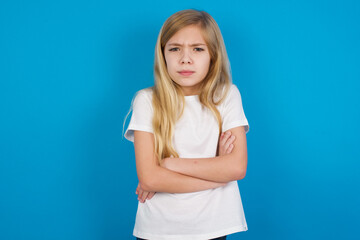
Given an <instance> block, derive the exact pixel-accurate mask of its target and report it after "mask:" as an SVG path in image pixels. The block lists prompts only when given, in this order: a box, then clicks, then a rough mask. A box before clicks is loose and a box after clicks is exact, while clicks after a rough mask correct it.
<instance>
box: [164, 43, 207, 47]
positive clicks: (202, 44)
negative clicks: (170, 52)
mask: <svg viewBox="0 0 360 240" xmlns="http://www.w3.org/2000/svg"><path fill="white" fill-rule="evenodd" d="M168 45H169V46H180V47H181V46H183V44H180V43H169V44H168ZM189 46H190V47H196V46H206V44H205V43H193V44H189Z"/></svg>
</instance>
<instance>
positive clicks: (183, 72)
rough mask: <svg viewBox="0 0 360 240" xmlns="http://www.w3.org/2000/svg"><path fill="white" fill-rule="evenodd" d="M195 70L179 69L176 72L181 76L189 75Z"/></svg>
mask: <svg viewBox="0 0 360 240" xmlns="http://www.w3.org/2000/svg"><path fill="white" fill-rule="evenodd" d="M194 72H195V71H189V70H182V71H179V72H178V73H179V74H180V75H182V76H190V75H192V74H193V73H194Z"/></svg>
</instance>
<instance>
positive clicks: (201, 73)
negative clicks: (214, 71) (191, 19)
mask: <svg viewBox="0 0 360 240" xmlns="http://www.w3.org/2000/svg"><path fill="white" fill-rule="evenodd" d="M164 56H165V61H166V66H167V71H168V73H169V75H170V77H171V79H172V80H173V81H174V82H176V83H177V84H179V85H180V86H181V88H182V90H183V92H184V94H185V95H186V96H188V95H197V94H199V92H200V89H199V85H200V83H201V82H202V80H203V79H204V78H205V77H206V74H207V73H208V71H209V66H210V53H209V50H208V47H207V45H206V42H205V40H204V38H203V36H202V33H201V30H200V28H199V27H198V26H196V25H190V26H187V27H184V28H183V29H181V30H179V31H178V32H177V33H175V34H174V36H172V37H171V38H170V39H169V41H168V42H167V43H166V45H165V48H164ZM183 71H190V72H191V74H190V75H187V74H186V73H184V72H183Z"/></svg>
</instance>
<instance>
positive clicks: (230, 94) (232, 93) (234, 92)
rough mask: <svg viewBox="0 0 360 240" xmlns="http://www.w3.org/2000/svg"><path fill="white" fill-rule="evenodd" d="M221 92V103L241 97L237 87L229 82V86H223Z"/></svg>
mask: <svg viewBox="0 0 360 240" xmlns="http://www.w3.org/2000/svg"><path fill="white" fill-rule="evenodd" d="M222 94H223V99H224V100H223V101H222V104H223V105H224V104H225V105H226V104H228V103H229V101H233V100H237V99H239V98H241V95H240V91H239V88H238V87H237V86H236V85H235V84H233V83H232V84H230V86H229V87H228V88H226V87H224V88H223V91H222Z"/></svg>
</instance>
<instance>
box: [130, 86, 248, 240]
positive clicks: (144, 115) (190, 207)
mask: <svg viewBox="0 0 360 240" xmlns="http://www.w3.org/2000/svg"><path fill="white" fill-rule="evenodd" d="M218 110H219V112H220V115H221V117H222V130H223V132H225V131H226V130H229V129H231V128H234V127H238V126H245V131H246V133H247V132H248V131H249V124H248V121H247V119H246V117H245V114H244V110H243V107H242V101H241V95H240V92H239V90H238V88H237V87H236V86H235V85H234V84H233V85H232V86H231V88H230V90H229V93H228V95H227V97H226V98H225V100H224V101H223V102H222V103H221V104H220V105H219V106H218ZM152 116H153V107H152V90H151V89H150V88H147V89H143V90H140V91H139V92H138V94H137V95H136V97H135V99H134V102H133V113H132V116H131V120H130V123H129V126H128V129H127V130H126V132H125V138H126V139H128V140H130V141H132V142H133V141H134V130H140V131H146V132H151V133H153V129H152ZM218 139H219V127H218V124H217V121H216V118H215V116H214V115H213V113H212V112H211V111H210V110H209V109H208V108H206V107H203V106H202V105H201V103H200V101H199V98H198V96H197V95H193V96H185V107H184V112H183V115H182V116H181V118H180V119H179V121H178V122H177V123H176V125H175V132H174V137H173V145H174V148H175V150H176V151H177V153H178V154H179V157H180V158H207V157H215V156H216V150H217V145H218ZM246 230H247V224H246V220H245V215H244V210H243V206H242V202H241V197H240V192H239V188H238V184H237V181H233V182H229V183H228V184H226V185H225V186H223V187H219V188H215V189H209V190H204V191H199V192H193V193H159V192H158V193H156V194H155V195H154V196H153V198H152V199H150V200H146V202H145V203H140V202H139V204H138V210H137V214H136V221H135V227H134V232H133V234H134V236H136V237H139V238H144V239H150V240H180V239H181V240H207V239H212V238H217V237H220V236H224V235H228V234H231V233H235V232H240V231H246Z"/></svg>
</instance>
